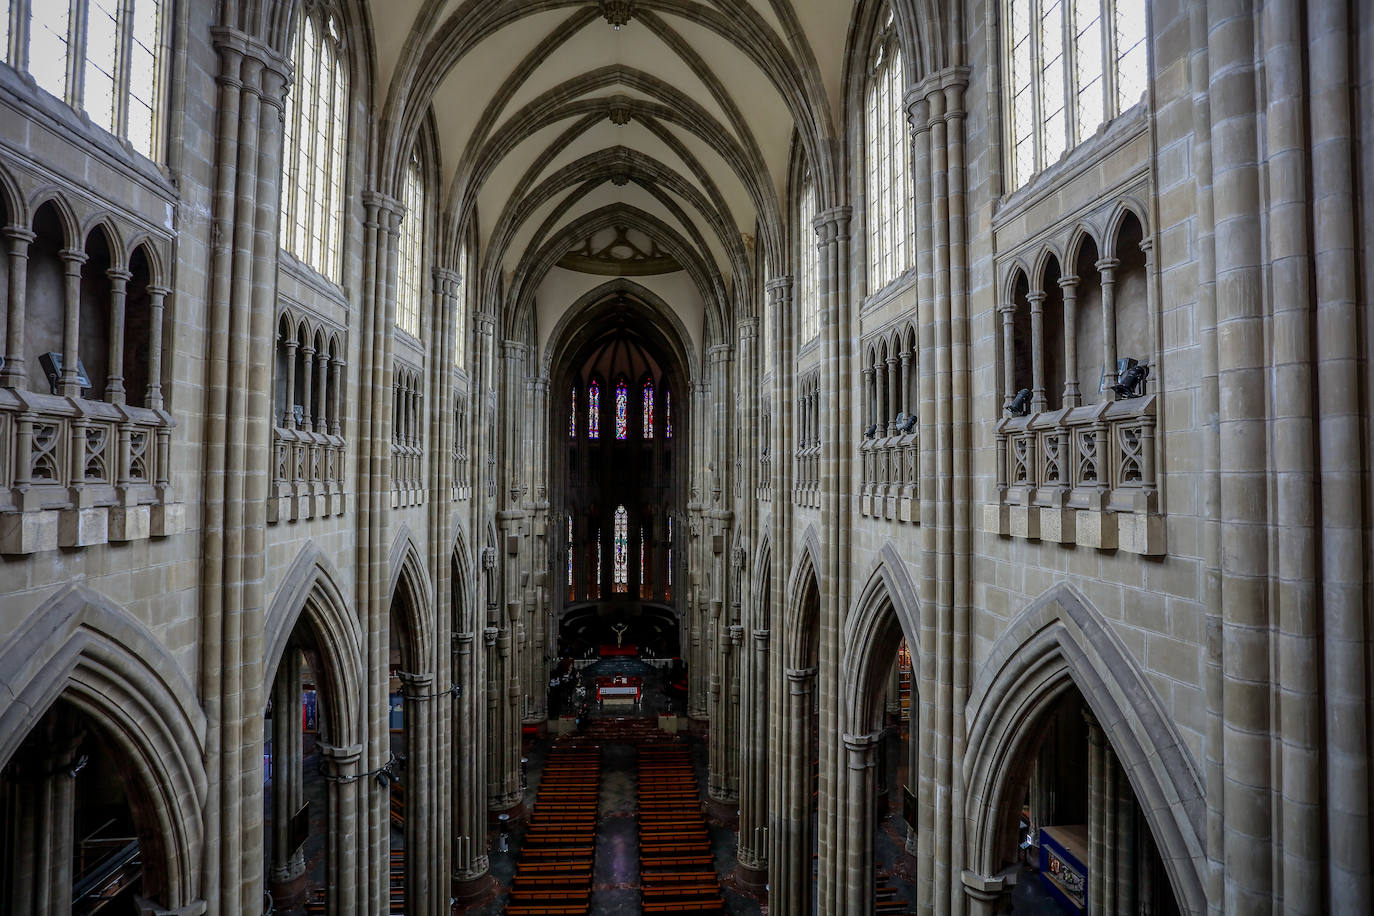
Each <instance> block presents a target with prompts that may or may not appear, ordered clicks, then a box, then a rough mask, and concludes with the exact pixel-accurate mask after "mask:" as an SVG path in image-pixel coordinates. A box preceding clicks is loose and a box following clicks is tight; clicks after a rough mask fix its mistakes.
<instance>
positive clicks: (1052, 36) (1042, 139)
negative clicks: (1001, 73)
mask: <svg viewBox="0 0 1374 916" xmlns="http://www.w3.org/2000/svg"><path fill="white" fill-rule="evenodd" d="M1147 10H1148V7H1147V5H1146V3H1145V2H1144V0H1007V5H1006V7H1005V15H1004V16H1003V20H1002V21H1003V22H1005V23H1007V28H1006V29H1005V31H1004V32H1003V35H1002V45H1003V50H1004V53H1005V55H1006V71H1005V72H1006V73H1007V89H1008V90H1009V92H1008V93H1007V96H1006V98H1007V103H1006V104H1005V105H1004V110H1003V117H1004V118H1005V120H1006V125H1007V135H1008V137H1009V138H1010V140H1011V142H1010V144H1008V153H1007V156H1008V162H1007V171H1008V175H1009V178H1010V181H1009V184H1010V186H1011V187H1019V186H1021V185H1023V184H1025V183H1026V182H1027V181H1029V180H1030V178H1031V176H1033V175H1034V174H1035V173H1037V172H1039V171H1041V170H1042V169H1045V168H1048V167H1049V166H1051V165H1054V164H1055V163H1056V162H1058V161H1059V160H1060V159H1061V158H1063V156H1064V154H1065V152H1067V151H1068V150H1070V149H1072V148H1073V147H1075V146H1077V145H1078V144H1079V143H1082V142H1083V141H1084V140H1086V139H1087V138H1088V137H1090V136H1092V134H1093V133H1094V132H1096V131H1097V129H1098V128H1099V127H1100V126H1101V124H1102V122H1104V121H1107V120H1110V119H1111V118H1114V117H1116V116H1117V115H1119V114H1120V113H1121V112H1123V111H1125V110H1126V109H1128V108H1130V107H1131V106H1132V105H1134V104H1135V103H1136V102H1137V101H1139V99H1140V96H1141V93H1143V92H1144V91H1145V85H1146V82H1147V81H1148V79H1149V61H1148V59H1147V56H1146V52H1147V47H1148V43H1147V41H1146V31H1147V20H1146V13H1147Z"/></svg>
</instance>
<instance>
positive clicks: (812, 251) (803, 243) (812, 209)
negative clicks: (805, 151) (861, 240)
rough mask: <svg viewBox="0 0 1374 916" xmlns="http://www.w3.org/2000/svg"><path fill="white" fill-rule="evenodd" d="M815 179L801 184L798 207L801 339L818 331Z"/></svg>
mask: <svg viewBox="0 0 1374 916" xmlns="http://www.w3.org/2000/svg"><path fill="white" fill-rule="evenodd" d="M816 242H817V237H816V183H815V182H814V181H812V180H811V178H810V177H808V178H807V179H806V184H805V185H804V186H803V187H802V193H801V204H800V205H799V206H798V208H797V245H798V246H799V250H798V252H797V257H798V258H799V259H800V260H799V261H798V263H799V264H800V265H801V269H800V270H798V271H797V301H796V309H797V315H798V321H797V326H798V328H799V329H800V331H801V341H800V343H803V344H805V343H807V342H809V341H811V340H814V339H815V338H816V336H817V335H818V334H820V332H821V253H820V250H819V249H818V248H817V247H816Z"/></svg>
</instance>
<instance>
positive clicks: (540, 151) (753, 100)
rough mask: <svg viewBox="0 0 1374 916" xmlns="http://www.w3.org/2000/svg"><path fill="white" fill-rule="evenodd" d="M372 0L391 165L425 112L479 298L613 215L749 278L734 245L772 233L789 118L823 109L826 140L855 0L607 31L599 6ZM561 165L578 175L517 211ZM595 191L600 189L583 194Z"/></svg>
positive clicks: (795, 2) (659, 5) (723, 7)
mask: <svg viewBox="0 0 1374 916" xmlns="http://www.w3.org/2000/svg"><path fill="white" fill-rule="evenodd" d="M371 3H372V10H371V12H372V20H373V22H372V24H373V28H374V32H375V48H376V55H377V72H378V74H379V79H378V84H377V86H376V87H375V89H376V92H375V98H376V100H377V103H378V105H380V106H382V110H383V112H384V117H385V123H388V124H397V125H402V126H401V128H400V130H401V131H402V132H403V133H405V134H406V136H404V137H397V138H393V140H392V141H391V146H392V148H391V150H390V155H391V156H392V160H393V161H404V158H403V157H404V156H405V154H406V153H407V152H408V149H409V145H410V144H411V143H412V142H413V137H414V136H415V133H414V131H415V128H416V126H417V125H419V124H420V123H421V122H422V120H423V119H425V118H427V117H428V116H429V114H430V112H432V116H433V121H434V124H435V128H436V133H437V138H438V159H439V162H438V166H439V172H440V175H441V178H442V180H441V182H440V187H441V188H442V190H443V197H442V200H441V206H442V208H443V210H444V214H445V217H446V219H447V220H448V221H449V223H450V225H449V230H450V233H451V232H452V231H453V230H454V229H456V228H457V227H456V226H455V225H452V224H453V223H454V222H456V221H457V220H464V221H466V220H468V219H474V220H475V226H476V230H477V233H478V238H479V240H480V246H481V250H480V251H479V252H478V256H479V263H480V264H484V265H487V266H488V267H489V268H490V269H491V270H492V271H493V273H492V274H490V275H489V276H488V282H487V283H486V285H487V286H488V287H490V286H491V284H490V282H489V281H490V279H491V278H494V277H496V276H497V274H496V273H495V271H497V270H499V271H500V274H502V275H504V276H505V278H507V280H509V278H510V277H511V276H512V274H513V273H516V272H518V271H519V270H520V266H521V264H522V262H525V261H526V260H527V259H528V258H530V257H532V254H533V252H535V251H538V250H540V249H541V248H543V247H544V246H546V245H547V244H549V242H550V240H551V239H558V238H560V232H561V231H562V230H564V229H565V228H566V227H568V226H569V224H570V223H572V222H573V221H575V220H577V219H578V218H579V217H582V216H584V215H585V214H587V213H589V212H592V211H599V210H602V209H603V208H608V207H609V208H615V207H625V208H627V209H630V208H633V209H634V210H637V211H642V212H643V213H646V214H649V216H650V217H652V219H653V220H655V221H657V222H660V223H661V224H662V225H663V226H664V227H665V235H667V234H677V235H678V236H680V237H682V238H685V239H687V240H688V241H689V242H690V243H691V246H692V249H693V251H694V252H695V255H694V256H695V257H696V258H697V259H698V260H699V262H700V265H701V266H702V267H703V269H704V270H705V271H709V272H710V273H711V274H713V275H715V276H718V277H719V278H720V279H721V281H722V282H723V284H724V286H725V288H729V287H730V286H731V285H732V284H735V283H739V282H743V281H744V280H746V279H749V278H748V277H747V275H741V272H740V268H741V264H747V259H745V258H744V257H743V256H742V252H744V250H745V249H744V246H743V245H742V244H741V241H740V239H741V237H743V236H748V237H751V238H752V237H755V236H756V235H760V233H761V230H760V228H759V223H760V221H762V222H763V223H764V224H765V226H764V228H763V230H762V233H761V234H762V236H763V237H765V238H766V237H767V236H768V235H769V232H770V230H769V228H768V225H770V224H771V225H772V226H773V229H772V230H771V231H772V232H774V233H776V231H777V228H776V220H777V214H778V213H779V212H782V211H783V210H784V209H785V208H783V206H782V204H781V201H782V199H783V195H784V193H785V189H786V184H787V175H788V168H789V162H788V157H789V151H790V150H791V149H792V145H793V142H794V135H795V131H796V127H795V125H794V113H795V112H797V111H806V110H810V111H817V112H818V114H819V118H818V120H819V121H820V122H821V127H820V128H816V127H813V126H809V125H808V127H807V128H806V129H807V130H811V131H813V132H814V131H816V130H821V131H826V132H833V131H834V130H835V127H834V126H833V125H834V124H835V123H837V121H838V112H839V110H840V107H841V105H840V98H839V96H840V91H841V90H840V87H841V85H842V83H843V77H844V74H843V57H844V50H845V44H846V40H847V37H848V33H849V28H850V19H851V17H852V16H853V12H854V4H853V2H852V0H633V7H634V14H633V17H632V19H631V20H630V22H629V23H628V24H627V25H625V26H624V27H623V28H621V29H619V30H617V29H614V28H612V27H611V25H610V24H609V23H608V21H607V20H606V19H605V18H604V17H603V12H604V11H603V8H602V5H601V4H602V0H371ZM536 49H540V54H539V55H538V56H537V57H531V55H532V53H533V52H535V51H536ZM765 62H766V63H765ZM765 67H766V68H767V69H765ZM593 77H595V80H594V82H593V83H592V84H590V85H588V81H589V80H592V79H593ZM617 98H618V99H621V100H625V101H627V102H628V104H629V105H630V106H631V107H632V117H631V120H630V121H629V122H628V123H626V124H623V125H620V124H617V123H614V122H613V120H612V119H611V116H610V115H611V106H612V102H613V100H614V99H617ZM579 124H581V128H582V129H580V130H579V131H576V132H574V133H572V134H570V133H569V132H570V131H574V129H575V128H578V126H579ZM382 140H383V145H384V147H385V146H386V144H387V143H388V141H387V139H386V137H383V138H382ZM498 141H499V142H498ZM619 149H629V150H633V151H634V152H636V153H638V154H642V156H644V157H647V158H648V160H650V164H649V165H648V166H647V167H646V168H645V169H644V170H642V171H644V172H645V174H634V175H632V176H630V177H631V179H632V180H630V181H629V182H627V183H626V182H624V181H623V179H624V175H623V172H624V171H625V169H624V165H623V159H624V157H623V155H621V154H620V153H618V152H617V150H619ZM586 157H590V158H589V159H588V158H586ZM602 159H604V161H605V163H606V165H605V168H604V169H601V168H600V167H599V166H598V165H597V163H599V162H600V161H602ZM618 162H620V163H622V164H621V165H620V166H617V165H616V163H618ZM541 163H542V164H541ZM572 164H576V165H577V166H579V167H582V168H581V172H580V174H579V175H578V176H577V178H576V179H575V180H565V181H560V182H558V183H557V185H556V186H553V187H547V188H545V189H544V191H542V192H541V196H543V197H546V198H548V199H545V200H525V199H524V198H525V197H526V196H527V195H529V194H530V192H531V191H532V190H533V189H535V188H536V187H537V186H538V185H539V184H540V182H544V181H547V180H549V179H550V178H551V176H557V175H558V174H559V172H560V170H561V169H564V168H565V167H566V166H570V165H572ZM588 169H591V171H588ZM650 170H652V172H653V174H648V172H649V171H650ZM617 171H619V172H621V173H622V174H620V175H617V174H616V173H617ZM655 176H657V177H655ZM613 177H619V178H620V179H621V182H616V183H613V182H612V178H613ZM589 180H590V181H601V182H603V183H602V184H601V185H600V186H598V187H595V188H594V189H592V190H590V191H588V189H587V188H585V187H583V184H584V183H585V182H586V181H589ZM671 182H680V183H681V185H682V186H681V187H678V188H672V187H669V183H671ZM579 195H580V196H579ZM571 198H575V200H573V202H572V203H571V205H569V206H566V207H563V208H562V211H561V213H559V215H558V216H557V218H556V220H555V221H554V223H553V225H551V226H549V225H545V221H546V220H547V219H548V218H549V216H550V214H552V213H555V212H558V211H559V208H560V206H561V205H562V202H564V201H566V200H569V199H571ZM517 211H519V213H520V214H521V215H520V217H519V218H518V219H517V218H516V213H517ZM674 211H676V212H674ZM770 221H771V222H770ZM498 229H501V230H502V232H501V236H500V238H499V239H497V240H495V241H496V243H497V244H500V245H501V250H499V251H495V252H492V251H490V250H489V249H490V247H491V245H492V244H493V233H495V232H496V231H497V230H498ZM578 241H579V240H578V239H576V238H571V237H564V238H561V242H562V243H565V248H568V247H572V246H573V245H575V244H576V243H577V242H578ZM732 253H733V254H732ZM746 269H747V268H746ZM530 279H532V280H534V281H535V283H536V284H537V283H538V282H539V279H540V278H538V277H533V278H530ZM478 280H479V283H481V282H483V280H482V276H481V275H479V278H478ZM722 305H723V304H722ZM544 310H545V309H544V306H542V305H541V307H540V309H539V311H540V320H541V323H542V319H543V312H544ZM542 330H544V329H541V331H542Z"/></svg>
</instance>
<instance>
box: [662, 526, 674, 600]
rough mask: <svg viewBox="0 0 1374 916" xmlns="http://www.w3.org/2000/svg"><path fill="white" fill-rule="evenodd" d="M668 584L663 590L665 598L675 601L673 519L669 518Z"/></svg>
mask: <svg viewBox="0 0 1374 916" xmlns="http://www.w3.org/2000/svg"><path fill="white" fill-rule="evenodd" d="M667 578H668V584H667V587H666V588H664V590H663V597H664V599H666V600H668V601H672V600H673V517H672V516H671V515H670V516H668V576H667Z"/></svg>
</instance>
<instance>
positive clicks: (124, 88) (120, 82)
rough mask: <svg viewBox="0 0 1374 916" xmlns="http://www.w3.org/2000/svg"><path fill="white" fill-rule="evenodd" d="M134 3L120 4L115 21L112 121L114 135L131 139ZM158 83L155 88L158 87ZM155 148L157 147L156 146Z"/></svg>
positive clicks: (123, 1) (155, 101) (124, 1)
mask: <svg viewBox="0 0 1374 916" xmlns="http://www.w3.org/2000/svg"><path fill="white" fill-rule="evenodd" d="M143 2H145V3H146V2H147V0H143ZM134 3H135V0H122V2H121V3H120V4H119V7H118V11H117V12H116V14H115V15H116V16H118V19H116V20H115V36H116V40H117V44H116V45H115V72H114V77H115V82H114V100H113V105H114V116H113V117H112V118H111V119H110V120H111V122H112V123H113V124H114V125H115V127H116V130H115V131H114V133H115V134H116V135H117V136H120V137H123V138H124V139H125V140H127V139H128V138H129V79H130V70H129V66H130V62H131V61H132V60H133V43H134ZM156 85H157V84H156V83H154V86H155V87H156ZM152 101H153V117H154V118H156V117H157V99H156V98H154V99H153V100H152ZM154 146H155V145H154Z"/></svg>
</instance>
